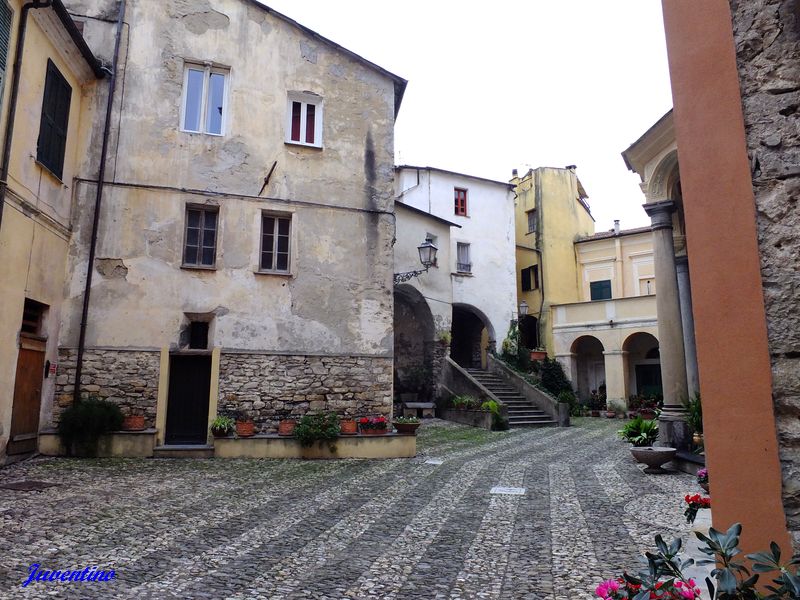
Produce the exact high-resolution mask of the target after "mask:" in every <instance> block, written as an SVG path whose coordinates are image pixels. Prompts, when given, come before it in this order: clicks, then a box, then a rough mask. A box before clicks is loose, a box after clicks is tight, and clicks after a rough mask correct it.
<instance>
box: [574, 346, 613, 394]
mask: <svg viewBox="0 0 800 600" xmlns="http://www.w3.org/2000/svg"><path fill="white" fill-rule="evenodd" d="M604 351H605V348H604V347H603V343H602V342H601V341H600V340H598V339H597V338H596V337H594V336H591V335H583V336H581V337H579V338H577V339H576V340H575V341H574V342H572V347H571V348H570V352H571V353H572V356H573V360H574V361H575V369H574V371H573V372H574V376H575V379H576V380H575V381H573V382H572V383H573V386H574V387H575V390H576V392H577V394H578V398H579V399H580V400H581V401H583V402H586V401H588V400H589V397H590V396H591V394H592V392H593V391H598V392H601V391H603V392H604V391H605V385H606V366H605V358H604V356H603V352H604Z"/></svg>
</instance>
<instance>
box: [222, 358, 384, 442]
mask: <svg viewBox="0 0 800 600" xmlns="http://www.w3.org/2000/svg"><path fill="white" fill-rule="evenodd" d="M325 411H334V412H337V413H339V414H340V415H348V416H354V417H355V416H359V417H360V416H370V415H379V414H380V415H385V416H390V415H391V414H392V359H391V358H378V357H372V358H369V357H351V356H302V355H274V354H272V355H268V354H249V353H248V354H232V353H228V354H226V353H224V352H223V354H222V356H221V357H220V367H219V402H218V412H241V413H244V414H246V415H247V416H249V417H251V418H253V419H254V420H255V422H256V430H257V431H258V432H261V433H269V432H274V431H275V430H277V427H278V423H279V421H280V420H281V419H285V418H289V417H301V416H303V415H304V414H306V413H307V412H325Z"/></svg>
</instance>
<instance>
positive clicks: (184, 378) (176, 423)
mask: <svg viewBox="0 0 800 600" xmlns="http://www.w3.org/2000/svg"><path fill="white" fill-rule="evenodd" d="M210 391H211V357H210V356H180V355H175V356H171V357H170V361H169V396H168V398H167V426H166V432H165V435H164V443H166V444H205V443H206V441H207V437H208V395H209V392H210Z"/></svg>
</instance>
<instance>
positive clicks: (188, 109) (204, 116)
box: [181, 65, 229, 135]
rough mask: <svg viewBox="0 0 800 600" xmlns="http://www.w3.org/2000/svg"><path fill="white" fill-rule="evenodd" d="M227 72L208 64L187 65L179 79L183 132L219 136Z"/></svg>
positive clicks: (223, 123) (222, 121)
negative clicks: (181, 86) (181, 92)
mask: <svg viewBox="0 0 800 600" xmlns="http://www.w3.org/2000/svg"><path fill="white" fill-rule="evenodd" d="M228 74H229V71H227V70H226V69H220V68H217V67H211V66H210V65H205V66H203V65H187V66H186V73H185V75H184V82H183V88H184V91H183V118H182V122H181V124H182V128H183V130H184V131H191V132H193V133H209V134H211V135H222V134H223V131H224V128H225V102H226V96H227V84H228Z"/></svg>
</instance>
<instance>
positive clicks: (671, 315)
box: [644, 200, 689, 450]
mask: <svg viewBox="0 0 800 600" xmlns="http://www.w3.org/2000/svg"><path fill="white" fill-rule="evenodd" d="M644 210H645V212H646V213H647V215H648V216H649V217H650V219H651V222H652V230H653V258H654V261H655V275H656V309H657V311H658V347H659V352H660V354H661V381H662V385H663V388H664V410H663V412H662V413H661V418H660V421H661V427H660V433H659V441H660V442H661V443H662V444H663V445H667V446H673V447H675V448H678V449H679V450H684V449H686V448H688V445H689V430H688V427H687V426H686V421H685V413H686V411H685V409H684V406H683V403H684V402H685V401H686V399H687V384H686V359H685V353H684V347H683V327H682V325H681V323H682V321H681V306H680V301H679V294H678V274H677V270H676V268H675V247H674V245H673V241H672V213H673V212H675V203H674V202H672V201H671V200H664V201H661V202H653V203H648V204H645V205H644Z"/></svg>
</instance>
